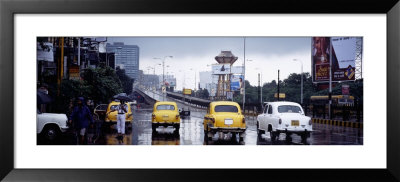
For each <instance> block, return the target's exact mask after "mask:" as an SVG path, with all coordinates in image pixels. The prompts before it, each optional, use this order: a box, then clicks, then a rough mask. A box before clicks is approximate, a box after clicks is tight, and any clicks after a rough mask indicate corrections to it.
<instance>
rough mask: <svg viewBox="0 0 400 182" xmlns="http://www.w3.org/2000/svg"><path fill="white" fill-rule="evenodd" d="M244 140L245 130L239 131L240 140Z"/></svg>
mask: <svg viewBox="0 0 400 182" xmlns="http://www.w3.org/2000/svg"><path fill="white" fill-rule="evenodd" d="M243 140H244V132H243V133H239V142H241V141H243Z"/></svg>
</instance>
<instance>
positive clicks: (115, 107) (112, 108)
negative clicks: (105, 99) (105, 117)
mask: <svg viewBox="0 0 400 182" xmlns="http://www.w3.org/2000/svg"><path fill="white" fill-rule="evenodd" d="M125 105H126V104H125ZM117 106H118V105H111V107H110V110H114V109H117Z"/></svg>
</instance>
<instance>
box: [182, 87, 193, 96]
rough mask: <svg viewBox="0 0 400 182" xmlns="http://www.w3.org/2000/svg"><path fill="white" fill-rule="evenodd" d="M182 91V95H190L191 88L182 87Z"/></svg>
mask: <svg viewBox="0 0 400 182" xmlns="http://www.w3.org/2000/svg"><path fill="white" fill-rule="evenodd" d="M182 93H183V95H192V89H187V88H184V89H183V92H182Z"/></svg>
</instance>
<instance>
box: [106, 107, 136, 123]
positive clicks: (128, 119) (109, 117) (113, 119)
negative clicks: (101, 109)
mask: <svg viewBox="0 0 400 182" xmlns="http://www.w3.org/2000/svg"><path fill="white" fill-rule="evenodd" d="M120 104H121V103H120V102H117V101H112V102H111V103H110V104H108V107H107V112H106V113H107V114H106V118H105V120H104V121H105V123H106V124H115V123H117V115H118V111H117V110H114V109H115V108H116V107H117V106H118V105H120ZM125 104H126V103H125ZM126 106H127V107H128V112H127V113H125V123H129V124H130V127H131V126H132V120H133V114H132V109H131V105H130V104H126ZM112 110H114V111H112Z"/></svg>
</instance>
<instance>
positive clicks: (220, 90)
mask: <svg viewBox="0 0 400 182" xmlns="http://www.w3.org/2000/svg"><path fill="white" fill-rule="evenodd" d="M237 59H238V57H236V56H235V55H233V54H232V52H231V51H221V53H220V54H219V55H218V56H215V60H216V61H217V62H218V64H215V65H214V68H213V69H216V70H213V74H214V75H218V85H217V94H216V96H217V99H218V100H225V99H226V92H230V86H231V81H230V78H231V77H230V75H231V74H232V73H231V68H232V64H233V63H234V62H235V61H236V60H237Z"/></svg>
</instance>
